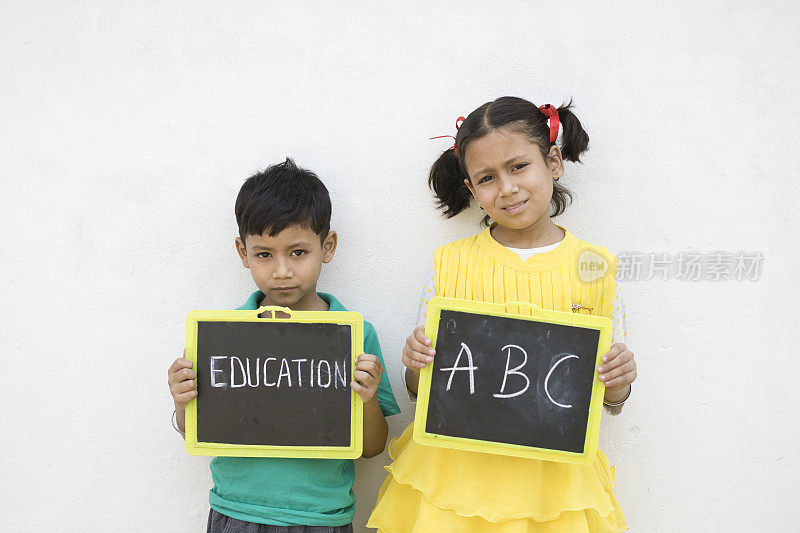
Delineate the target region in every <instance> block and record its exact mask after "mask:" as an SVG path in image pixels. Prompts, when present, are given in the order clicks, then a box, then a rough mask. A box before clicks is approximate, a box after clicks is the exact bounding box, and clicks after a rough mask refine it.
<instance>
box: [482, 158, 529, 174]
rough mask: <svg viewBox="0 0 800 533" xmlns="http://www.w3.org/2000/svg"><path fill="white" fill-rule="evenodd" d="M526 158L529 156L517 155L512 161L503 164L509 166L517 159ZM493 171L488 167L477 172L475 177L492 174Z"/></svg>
mask: <svg viewBox="0 0 800 533" xmlns="http://www.w3.org/2000/svg"><path fill="white" fill-rule="evenodd" d="M526 157H528V156H527V154H521V155H515V156H514V157H512V158H511V159H509V160H508V161H505V162H504V163H503V165H509V164H511V163H513V162H514V161H516V160H517V159H525V158H526ZM491 170H492V169H491V168H488V167H487V168H482V169H480V170H479V171H477V172H476V173H475V175H476V176H477V175H479V174H483V173H484V172H491Z"/></svg>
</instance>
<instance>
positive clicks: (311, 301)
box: [258, 288, 331, 311]
mask: <svg viewBox="0 0 800 533" xmlns="http://www.w3.org/2000/svg"><path fill="white" fill-rule="evenodd" d="M267 305H278V304H273V303H271V302H270V301H269V300H268V299H267V296H266V295H264V297H263V298H262V299H261V301H260V302H259V303H258V306H259V307H263V306H267ZM288 307H289V309H291V310H292V311H328V310H329V309H330V307H331V306H330V305H328V302H326V301H325V300H323V299H322V298H321V297H320V295H319V294H317V290H316V288H314V290H312V291H308V294H306V295H305V296H303V297H302V298H301V299H300V300H298V301H297V302H296V303H294V304H292V305H290V306H288Z"/></svg>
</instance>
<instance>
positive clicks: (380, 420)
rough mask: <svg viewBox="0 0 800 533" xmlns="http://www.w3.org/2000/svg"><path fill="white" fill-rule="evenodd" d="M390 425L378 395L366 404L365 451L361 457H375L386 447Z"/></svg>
mask: <svg viewBox="0 0 800 533" xmlns="http://www.w3.org/2000/svg"><path fill="white" fill-rule="evenodd" d="M388 435H389V426H388V424H386V419H385V418H384V417H383V413H382V412H381V406H380V405H379V404H378V396H377V395H375V396H373V397H372V399H371V400H370V401H369V402H367V403H365V404H364V451H363V452H362V453H361V457H366V458H370V457H375V456H376V455H378V454H379V453H381V452H382V451H383V449H384V448H385V447H386V437H387V436H388Z"/></svg>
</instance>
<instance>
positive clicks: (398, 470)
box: [367, 424, 627, 533]
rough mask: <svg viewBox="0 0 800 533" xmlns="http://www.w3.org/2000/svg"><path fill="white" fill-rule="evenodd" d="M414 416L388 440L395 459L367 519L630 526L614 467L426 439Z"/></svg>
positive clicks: (437, 526)
mask: <svg viewBox="0 0 800 533" xmlns="http://www.w3.org/2000/svg"><path fill="white" fill-rule="evenodd" d="M412 434H413V424H412V425H410V426H408V427H407V428H406V430H405V431H404V432H403V434H402V435H401V436H400V437H398V438H396V439H393V440H392V442H391V443H389V455H390V457H391V458H392V459H393V460H394V462H393V463H392V464H391V465H389V466H387V467H386V470H388V471H389V475H388V476H386V479H385V480H384V482H383V485H382V486H381V488H380V491H379V492H378V503H377V504H376V505H375V509H374V510H373V511H372V515H371V516H370V518H369V522H367V527H373V528H378V531H379V532H385V533H394V532H403V533H440V532H441V533H446V532H451V531H452V532H459V533H532V532H537V533H539V532H547V533H552V532H569V533H580V532H591V533H595V532H602V533H606V532H609V533H610V532H618V531H625V530H626V529H627V526H626V524H625V517H624V516H622V510H621V509H620V505H619V502H618V501H617V499H616V498H615V497H614V493H613V490H612V489H613V487H614V467H612V466H611V465H609V463H608V459H607V458H606V456H605V454H604V453H603V452H602V451H600V450H597V459H596V460H595V462H594V463H593V464H590V465H574V464H566V463H557V462H552V461H539V460H536V459H521V458H516V457H506V456H502V455H491V454H483V453H476V452H467V451H461V450H450V449H446V448H434V447H431V446H421V445H419V444H417V443H416V442H415V441H414V440H413V438H412Z"/></svg>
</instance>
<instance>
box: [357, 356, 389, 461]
mask: <svg viewBox="0 0 800 533" xmlns="http://www.w3.org/2000/svg"><path fill="white" fill-rule="evenodd" d="M353 376H354V377H355V380H354V381H351V382H350V387H352V389H353V390H354V391H356V392H357V393H358V395H359V396H361V399H362V400H363V402H364V450H363V452H362V454H361V456H362V457H367V458H369V457H375V456H376V455H378V454H379V453H381V452H382V451H383V449H384V448H385V447H386V437H387V436H388V435H389V426H388V425H387V424H386V419H385V418H384V417H383V412H382V411H381V406H380V404H379V403H378V394H377V392H378V385H380V383H381V378H382V377H383V365H382V364H381V361H380V359H378V356H376V355H372V354H367V353H363V354H361V355H359V356H358V357H357V358H356V368H355V372H354V373H353Z"/></svg>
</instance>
